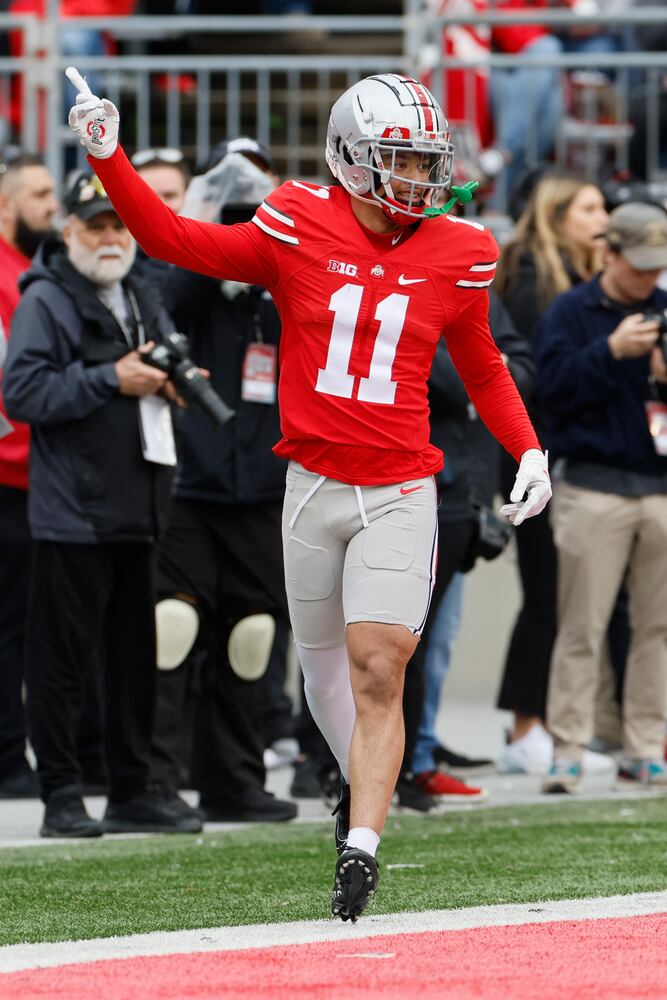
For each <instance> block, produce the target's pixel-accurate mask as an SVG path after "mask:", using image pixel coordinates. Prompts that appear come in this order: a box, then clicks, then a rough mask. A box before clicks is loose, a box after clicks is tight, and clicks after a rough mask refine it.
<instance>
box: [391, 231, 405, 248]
mask: <svg viewBox="0 0 667 1000" xmlns="http://www.w3.org/2000/svg"><path fill="white" fill-rule="evenodd" d="M402 235H403V230H401V231H400V233H399V234H398V236H394V238H393V240H392V241H391V245H392V246H393V247H395V246H396V244H397V243H398V241H399V240H400V238H401V236H402Z"/></svg>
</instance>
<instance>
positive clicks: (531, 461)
mask: <svg viewBox="0 0 667 1000" xmlns="http://www.w3.org/2000/svg"><path fill="white" fill-rule="evenodd" d="M524 494H527V496H526V499H525V500H524V499H523V497H524ZM550 498H551V480H550V478H549V452H548V451H547V452H545V453H544V454H542V452H541V451H538V450H537V448H529V450H528V451H524V453H523V455H522V456H521V462H520V464H519V471H518V472H517V474H516V479H515V480H514V487H513V488H512V492H511V493H510V500H511V501H512V503H506V504H504V505H503V506H502V507H501V508H500V513H501V514H502V515H503V517H506V518H507V519H508V521H511V522H512V524H513V525H514V527H515V528H518V527H519V525H520V524H523V522H524V521H525V520H526V518H527V517H535V515H536V514H539V513H540V511H543V510H544V508H545V507H546V505H547V504H548V502H549V500H550Z"/></svg>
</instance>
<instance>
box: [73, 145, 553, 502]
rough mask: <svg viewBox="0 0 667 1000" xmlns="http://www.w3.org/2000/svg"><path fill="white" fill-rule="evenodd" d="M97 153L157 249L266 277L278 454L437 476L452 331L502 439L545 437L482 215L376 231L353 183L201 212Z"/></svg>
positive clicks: (518, 443) (369, 476)
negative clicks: (357, 206)
mask: <svg viewBox="0 0 667 1000" xmlns="http://www.w3.org/2000/svg"><path fill="white" fill-rule="evenodd" d="M89 162H90V164H91V166H92V167H93V168H94V170H95V171H96V172H97V174H98V176H99V177H100V179H101V181H102V183H103V184H104V187H105V189H106V191H107V193H108V195H109V197H110V198H111V200H112V202H113V204H114V206H115V208H116V210H117V211H118V214H119V215H120V216H121V218H122V219H123V221H124V222H125V224H126V225H127V226H128V228H129V229H130V230H131V232H132V233H133V234H134V236H135V237H136V239H137V241H138V242H139V244H140V245H141V246H142V247H143V249H144V250H145V252H146V253H147V254H148V255H149V256H151V257H158V258H160V259H163V260H168V261H171V262H172V263H174V264H177V265H179V266H181V267H185V268H189V269H190V270H195V271H200V272H201V273H202V274H208V275H210V276H212V277H215V278H228V279H232V280H236V281H244V282H248V283H250V284H257V285H263V286H264V287H266V288H268V289H269V291H270V293H271V295H272V297H273V299H274V301H275V303H276V306H277V308H278V311H279V313H280V316H281V321H282V337H281V344H280V383H279V403H280V415H281V430H282V433H283V437H282V439H281V440H280V441H279V442H278V444H277V445H276V447H275V451H276V453H277V454H278V455H280V456H282V457H284V458H290V459H294V460H295V461H297V462H300V463H301V464H302V465H304V466H305V467H306V468H307V469H309V470H311V471H312V472H317V473H319V474H321V475H325V476H329V477H331V478H333V479H338V480H340V481H342V482H348V483H354V484H357V485H360V486H365V485H368V486H371V485H379V484H384V483H396V482H402V481H405V480H409V479H417V478H421V477H422V476H427V475H430V474H432V473H434V472H437V471H438V469H440V468H441V467H442V452H441V451H440V449H439V448H436V447H435V446H434V445H432V444H430V443H429V436H430V428H429V408H428V396H427V380H428V377H429V373H430V369H431V363H432V360H433V355H434V353H435V349H436V346H437V343H438V340H439V338H440V336H441V335H442V334H444V336H445V337H446V339H447V344H448V347H449V350H450V353H451V356H452V360H453V362H454V364H455V365H456V368H457V370H458V372H459V374H460V375H461V377H462V379H463V381H464V383H465V386H466V389H467V391H468V394H469V395H470V398H471V400H472V402H473V403H474V405H475V408H476V409H477V412H478V413H479V414H480V416H481V418H482V419H483V420H484V422H485V423H486V424H487V426H488V427H489V428H490V429H491V430H492V431H493V433H494V434H495V435H496V437H497V438H498V440H499V441H500V442H501V444H503V445H504V446H505V447H506V448H507V450H508V451H510V452H511V453H512V454H513V455H514V457H515V458H517V459H519V458H520V456H521V455H522V453H523V452H524V451H526V450H527V449H528V448H539V442H538V441H537V438H536V436H535V432H534V431H533V428H532V426H531V424H530V421H529V419H528V417H527V415H526V411H525V409H524V406H523V403H522V401H521V398H520V396H519V394H518V391H517V389H516V386H515V385H514V382H513V381H512V377H511V375H510V374H509V372H508V371H507V369H506V367H505V365H504V364H503V361H502V358H501V356H500V353H499V352H498V349H497V348H496V345H495V343H494V341H493V339H492V337H491V334H490V332H489V326H488V296H487V293H486V288H487V286H488V285H489V284H490V283H491V280H492V278H493V274H494V271H495V266H496V260H497V256H498V247H497V245H496V242H495V240H494V238H493V236H491V234H490V233H489V232H488V231H487V230H486V229H484V227H483V226H481V225H479V224H478V223H471V222H468V221H465V220H462V219H457V218H452V217H449V216H440V217H438V218H436V219H429V220H425V221H423V222H422V223H421V225H420V226H419V227H417V229H416V230H413V229H407V230H406V229H400V230H398V232H394V233H389V234H386V235H379V234H377V233H374V232H371V231H370V230H368V229H366V228H365V227H364V226H362V225H361V224H360V223H359V222H358V221H357V219H356V216H355V215H354V212H353V210H352V205H351V198H350V196H349V195H348V194H347V192H346V191H345V190H344V189H343V188H341V187H320V186H317V185H313V184H304V183H301V182H300V181H289V182H287V183H286V184H283V185H282V186H281V187H280V188H278V189H277V190H276V191H275V192H273V193H272V194H271V195H270V197H269V198H267V199H265V201H264V202H263V203H262V204H261V206H260V207H259V208H258V209H257V213H256V215H255V217H254V219H253V220H252V221H251V222H247V223H243V224H240V225H236V226H222V225H218V224H215V223H203V222H198V221H195V220H193V219H186V218H182V217H180V216H177V215H175V214H174V213H173V212H172V211H171V210H170V209H169V208H167V207H166V206H165V205H163V203H162V202H161V201H160V199H159V198H158V197H157V196H156V195H155V194H154V193H153V192H152V191H151V189H150V188H149V187H148V185H147V184H145V183H144V181H142V180H141V178H140V177H139V176H138V175H137V174H136V172H135V171H134V170H133V168H132V166H131V165H130V163H129V161H128V160H127V157H126V156H125V153H124V152H123V150H122V149H120V148H119V149H118V150H117V151H116V153H115V154H114V155H113V156H111V157H110V158H109V159H105V160H96V159H94V158H92V157H89ZM212 336H213V334H212Z"/></svg>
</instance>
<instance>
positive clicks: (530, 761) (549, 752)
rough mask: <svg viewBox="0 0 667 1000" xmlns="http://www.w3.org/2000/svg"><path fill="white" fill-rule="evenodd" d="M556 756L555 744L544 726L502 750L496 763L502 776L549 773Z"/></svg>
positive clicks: (531, 730) (532, 730)
mask: <svg viewBox="0 0 667 1000" xmlns="http://www.w3.org/2000/svg"><path fill="white" fill-rule="evenodd" d="M553 755H554V744H553V740H552V738H551V736H550V734H549V733H548V732H547V731H546V729H545V728H544V726H541V725H539V724H537V725H535V726H533V727H532V729H529V730H528V732H527V733H526V735H525V736H522V737H521V738H520V739H518V740H514V742H513V743H507V744H506V746H504V747H503V748H502V750H501V751H500V754H499V756H498V760H497V761H496V765H497V767H498V770H499V771H500V773H501V774H540V775H546V774H548V773H549V768H550V767H551V762H552V760H553Z"/></svg>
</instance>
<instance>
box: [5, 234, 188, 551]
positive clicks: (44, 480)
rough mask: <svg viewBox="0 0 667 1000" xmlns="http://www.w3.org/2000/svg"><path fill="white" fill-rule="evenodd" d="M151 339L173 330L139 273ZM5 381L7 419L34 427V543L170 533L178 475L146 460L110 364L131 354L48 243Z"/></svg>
mask: <svg viewBox="0 0 667 1000" xmlns="http://www.w3.org/2000/svg"><path fill="white" fill-rule="evenodd" d="M123 284H124V286H125V287H129V288H131V289H132V291H133V292H134V295H135V296H136V300H137V304H138V306H139V311H140V313H141V317H142V321H143V323H144V326H145V331H146V339H147V340H151V339H153V340H158V341H159V340H160V339H161V337H162V336H163V334H164V333H165V332H167V331H168V330H169V329H170V327H171V324H170V322H169V320H168V318H167V315H166V313H165V312H164V309H163V307H162V305H161V303H160V300H159V297H158V296H156V294H155V290H154V288H153V287H152V286H151V285H150V284H147V283H146V282H145V280H143V279H142V277H141V273H140V270H139V269H136V270H135V269H133V271H132V272H131V273H130V275H128V277H127V278H126V279H125V281H124V283H123ZM19 285H20V288H21V291H22V292H23V297H22V299H21V301H20V303H19V305H18V307H17V309H16V312H15V313H14V317H13V320H12V336H11V341H10V347H9V351H8V354H7V361H6V364H5V368H4V373H3V395H4V399H5V403H6V406H7V411H8V413H9V414H10V415H11V416H12V417H14V418H15V419H16V420H22V421H24V422H25V423H27V424H30V427H31V431H32V437H31V449H30V485H29V494H28V511H29V519H30V530H31V533H32V535H33V538H37V539H45V540H50V541H58V542H75V543H84V544H85V543H88V544H95V543H101V542H152V541H154V540H155V538H156V537H157V536H158V535H159V534H160V532H161V530H162V528H163V527H164V525H165V521H166V515H167V508H168V503H169V495H170V490H171V483H172V479H173V474H172V471H171V469H170V468H169V467H166V466H160V465H154V464H152V463H149V462H146V461H145V459H144V457H143V455H142V452H141V439H140V431H139V409H138V400H137V399H135V398H133V397H129V396H121V395H120V393H119V391H118V378H117V376H116V372H115V368H114V364H115V362H116V361H117V360H118V359H119V358H121V357H122V356H123V355H125V354H127V352H128V349H129V348H128V345H127V343H126V341H125V339H124V337H123V334H122V331H121V330H120V328H119V326H118V325H117V323H116V321H115V319H114V318H113V316H112V314H111V313H110V312H109V310H108V309H107V308H106V307H105V306H104V305H103V304H102V302H101V301H100V299H99V298H98V296H97V293H96V289H95V286H94V285H93V284H92V282H90V281H88V279H87V278H84V277H83V275H81V274H80V273H79V272H78V271H77V270H76V269H75V268H74V267H73V266H72V265H71V264H70V262H69V260H68V258H67V255H66V253H65V249H64V247H62V245H61V244H56V243H54V242H51V243H47V244H46V245H45V246H44V247H43V248H42V249H41V250H40V251H39V253H38V254H37V256H36V258H35V261H34V263H33V266H32V267H31V268H30V270H29V271H27V272H26V273H25V274H24V275H22V277H21V280H20V283H19Z"/></svg>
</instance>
